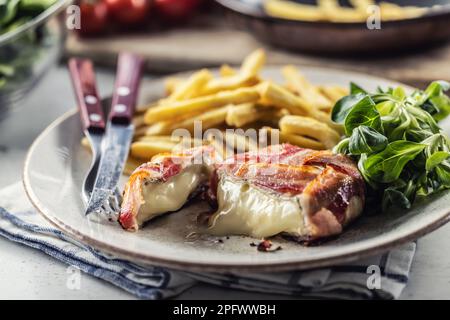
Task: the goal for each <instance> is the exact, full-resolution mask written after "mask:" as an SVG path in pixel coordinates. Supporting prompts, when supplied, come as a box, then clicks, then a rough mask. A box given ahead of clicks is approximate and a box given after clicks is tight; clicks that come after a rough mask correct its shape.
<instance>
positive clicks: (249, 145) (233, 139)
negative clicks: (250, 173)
mask: <svg viewBox="0 0 450 320" xmlns="http://www.w3.org/2000/svg"><path fill="white" fill-rule="evenodd" d="M242 131H243V130H242ZM224 138H225V140H224V141H225V143H226V145H227V147H228V148H230V149H234V150H236V152H237V153H241V152H247V151H255V150H258V144H257V143H256V141H255V140H254V139H253V138H252V137H249V136H246V135H245V132H244V133H243V134H240V133H237V132H236V131H235V130H225V135H224ZM255 138H257V137H255Z"/></svg>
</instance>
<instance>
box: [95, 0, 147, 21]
mask: <svg viewBox="0 0 450 320" xmlns="http://www.w3.org/2000/svg"><path fill="white" fill-rule="evenodd" d="M103 1H104V2H105V3H106V5H107V6H108V9H109V11H110V12H111V14H112V15H113V17H114V18H115V19H116V20H117V21H118V22H121V23H124V24H137V23H140V22H142V21H144V20H145V18H146V17H147V14H148V12H149V9H150V3H151V1H150V0H103Z"/></svg>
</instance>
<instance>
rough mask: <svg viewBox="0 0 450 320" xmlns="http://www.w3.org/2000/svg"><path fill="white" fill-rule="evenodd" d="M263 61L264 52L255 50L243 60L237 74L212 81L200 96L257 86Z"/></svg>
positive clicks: (264, 59)
mask: <svg viewBox="0 0 450 320" xmlns="http://www.w3.org/2000/svg"><path fill="white" fill-rule="evenodd" d="M265 61H266V54H265V52H264V50H262V49H258V50H255V51H254V52H252V53H251V54H249V55H248V56H247V57H246V58H245V59H244V62H243V63H242V66H241V69H240V70H239V72H238V73H236V74H235V75H232V76H228V77H222V78H216V79H212V80H211V81H209V82H208V83H207V84H206V86H205V88H204V89H203V92H202V95H211V94H214V93H216V92H220V91H226V90H234V89H237V88H242V87H249V86H253V85H255V84H257V83H258V82H259V77H258V72H259V71H260V69H261V68H262V66H263V65H264V63H265Z"/></svg>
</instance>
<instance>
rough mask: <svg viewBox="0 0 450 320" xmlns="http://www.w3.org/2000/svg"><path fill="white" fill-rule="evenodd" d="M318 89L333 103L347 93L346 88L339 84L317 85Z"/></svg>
mask: <svg viewBox="0 0 450 320" xmlns="http://www.w3.org/2000/svg"><path fill="white" fill-rule="evenodd" d="M318 89H319V91H320V92H321V93H322V94H323V95H324V96H325V97H327V98H328V99H329V100H330V101H331V102H332V104H333V105H334V104H335V103H336V102H337V101H338V100H339V99H341V98H342V97H344V96H346V95H348V94H349V92H348V90H347V89H345V88H343V87H340V86H319V87H318Z"/></svg>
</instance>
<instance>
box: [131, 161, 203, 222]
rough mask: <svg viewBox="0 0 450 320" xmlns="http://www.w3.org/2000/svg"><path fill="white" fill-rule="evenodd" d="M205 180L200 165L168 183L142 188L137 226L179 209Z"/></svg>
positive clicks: (150, 184) (156, 183) (158, 183)
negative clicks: (141, 201)
mask: <svg viewBox="0 0 450 320" xmlns="http://www.w3.org/2000/svg"><path fill="white" fill-rule="evenodd" d="M205 179H206V175H205V174H204V173H203V167H202V166H201V165H193V166H190V167H189V168H186V169H185V170H184V171H183V172H181V173H179V174H177V175H175V176H173V177H171V178H170V179H169V180H168V181H166V182H164V183H162V182H155V183H148V184H147V185H145V184H144V185H143V186H142V199H143V203H142V204H141V207H140V208H139V213H138V215H137V217H136V219H137V222H138V224H139V225H142V224H143V223H144V222H145V221H148V220H151V219H153V218H155V217H157V216H159V215H161V214H164V213H166V212H170V211H176V210H178V209H180V208H181V207H182V206H183V205H184V204H185V203H186V201H187V200H188V198H189V195H190V194H191V193H192V192H194V191H195V190H196V189H197V187H198V186H199V184H200V183H201V182H203V181H204V180H205Z"/></svg>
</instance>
